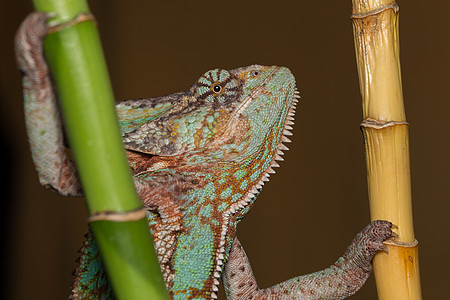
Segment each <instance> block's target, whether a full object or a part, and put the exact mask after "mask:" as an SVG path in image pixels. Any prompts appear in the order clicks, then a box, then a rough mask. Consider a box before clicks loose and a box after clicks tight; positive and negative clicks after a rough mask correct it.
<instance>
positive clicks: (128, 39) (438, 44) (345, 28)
mask: <svg viewBox="0 0 450 300" xmlns="http://www.w3.org/2000/svg"><path fill="white" fill-rule="evenodd" d="M125 2H126V4H125ZM155 2H156V1H148V0H146V1H143V0H140V1H137V0H136V1H112V0H108V1H91V3H90V5H91V9H92V11H93V12H94V14H95V15H96V16H97V19H98V22H99V29H100V32H101V36H102V39H103V43H104V49H105V54H106V58H107V61H108V64H109V69H110V74H111V78H112V82H113V86H114V90H115V93H116V97H117V99H129V98H137V97H145V96H159V95H163V94H167V93H172V92H178V91H182V90H186V89H188V88H189V87H190V85H191V84H192V83H194V81H195V80H196V79H197V77H198V76H199V75H201V74H202V73H203V72H205V71H206V70H209V69H212V68H215V67H223V68H235V67H239V66H246V65H250V64H253V63H259V64H266V65H284V66H288V67H289V68H290V69H291V70H292V72H293V73H294V75H295V76H296V78H297V81H298V88H299V90H300V91H301V95H302V100H301V103H300V105H299V109H298V112H297V118H296V119H297V121H296V125H295V130H294V133H295V135H294V139H293V140H294V142H293V143H292V144H291V145H290V148H291V150H290V151H288V152H287V154H286V156H285V159H286V161H285V162H283V163H282V168H280V169H278V171H277V174H276V175H275V176H273V177H271V178H272V179H271V182H270V183H269V184H267V185H266V187H265V188H264V190H263V192H262V194H261V195H260V197H259V199H258V201H257V202H258V203H257V204H256V206H255V208H254V209H253V211H252V212H251V213H250V214H249V215H248V216H247V217H246V219H245V220H244V221H243V222H242V223H241V224H240V227H239V237H240V239H241V241H242V243H243V245H244V247H245V249H246V251H247V254H248V255H249V257H250V260H251V262H252V265H253V269H254V272H255V274H256V277H257V278H258V281H259V284H260V286H262V287H267V286H270V285H272V284H275V283H277V282H280V281H283V280H286V279H288V278H290V277H293V276H296V275H298V274H305V273H309V272H312V271H316V270H319V269H322V268H324V267H327V266H328V265H330V264H331V263H333V262H334V260H335V259H336V258H337V257H338V256H340V255H341V254H342V253H343V251H344V249H345V248H346V246H347V244H348V243H349V242H350V241H351V239H352V237H353V236H354V234H356V232H358V231H359V230H360V229H361V228H362V227H363V226H364V225H365V224H366V223H368V222H369V210H368V200H367V188H366V176H365V161H364V152H363V140H362V135H361V133H360V130H359V123H360V121H361V104H360V102H361V101H360V95H359V87H358V79H357V72H356V66H355V58H354V49H353V40H352V29H351V22H350V19H349V15H350V10H351V1H350V0H347V1H301V2H300V1H278V2H276V3H275V1H242V0H241V1H222V2H220V3H215V2H213V1H210V2H208V1H159V2H158V3H155ZM398 3H399V5H400V7H401V10H400V11H401V22H400V33H401V50H402V51H401V62H402V73H403V84H404V86H403V87H404V96H405V101H406V110H407V116H408V121H409V122H410V124H411V169H412V184H413V197H414V221H415V229H416V236H417V238H418V239H419V241H420V264H421V279H422V288H423V295H424V297H425V299H450V289H449V287H448V285H449V282H450V275H449V270H450V262H449V258H448V257H449V256H448V246H449V245H450V243H449V240H448V236H449V234H448V229H449V228H450V226H449V225H450V221H449V219H450V217H449V212H450V202H449V195H450V193H449V179H450V176H449V169H450V163H449V155H448V154H449V153H450V146H449V145H450V144H449V139H448V132H449V130H450V126H449V125H448V122H447V118H448V112H449V111H450V105H449V102H450V97H449V92H448V86H449V83H448V82H449V71H448V70H449V67H450V61H449V53H450V28H449V25H448V21H447V19H448V11H449V9H450V2H448V1H443V0H438V1H433V2H432V5H429V4H427V3H425V2H423V1H413V0H410V1H398ZM5 5H6V6H5ZM30 11H31V5H30V3H29V1H25V0H22V1H7V3H3V7H2V8H1V18H0V22H1V26H0V33H1V37H0V43H1V47H0V51H1V52H0V59H1V60H0V65H1V68H0V76H1V77H0V98H1V100H0V105H1V119H0V124H1V131H0V134H1V136H0V140H1V143H2V144H1V145H2V146H1V151H2V153H1V155H0V161H1V181H0V184H1V188H2V190H1V197H2V203H1V205H2V210H1V221H2V226H1V230H2V231H3V233H2V235H1V238H2V241H1V245H2V247H1V249H2V251H3V253H2V256H1V257H2V259H3V268H2V271H3V274H2V275H3V276H4V280H3V281H2V284H3V287H0V288H1V291H2V292H3V293H6V295H7V298H8V299H30V298H33V299H62V298H65V297H66V296H67V294H68V292H69V285H70V283H71V280H72V277H71V275H70V274H71V271H72V270H73V268H74V259H75V257H76V250H77V249H78V248H79V246H80V244H81V241H82V236H83V233H84V232H85V231H86V209H85V205H84V203H83V200H81V199H76V198H64V197H60V196H58V195H56V194H54V193H52V192H49V191H46V190H44V189H43V188H41V187H40V186H39V184H38V181H37V177H36V173H35V171H34V170H33V167H32V164H31V160H30V154H29V150H28V145H27V142H26V137H25V129H24V120H23V114H22V100H21V88H20V75H19V73H18V72H17V71H16V70H15V66H14V58H13V53H12V43H13V33H14V31H15V30H16V28H17V27H18V25H19V22H20V21H21V20H22V19H23V18H24V17H25V15H26V14H27V13H28V12H30ZM330 121H331V122H330ZM353 299H376V291H375V287H374V280H373V276H372V277H371V278H370V280H369V283H368V284H367V285H366V286H364V287H363V289H362V290H361V291H360V292H359V293H358V294H357V295H356V296H355V297H354V298H353Z"/></svg>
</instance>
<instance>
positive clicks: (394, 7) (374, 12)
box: [350, 2, 400, 19]
mask: <svg viewBox="0 0 450 300" xmlns="http://www.w3.org/2000/svg"><path fill="white" fill-rule="evenodd" d="M388 9H392V10H394V13H396V14H397V13H398V11H399V9H400V7H399V6H398V5H397V3H395V2H394V3H392V4H389V5H383V6H381V7H380V8H377V9H374V10H371V11H368V12H365V13H360V14H352V15H351V16H350V18H351V19H363V18H366V17H369V16H373V15H378V14H381V13H382V12H383V11H385V10H388Z"/></svg>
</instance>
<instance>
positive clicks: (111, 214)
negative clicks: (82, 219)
mask: <svg viewBox="0 0 450 300" xmlns="http://www.w3.org/2000/svg"><path fill="white" fill-rule="evenodd" d="M146 214H147V209H146V208H145V207H139V208H137V209H133V210H129V211H121V212H117V211H102V212H97V213H94V214H92V215H90V216H89V218H88V223H92V222H96V221H111V222H129V221H139V220H141V219H143V218H145V216H146Z"/></svg>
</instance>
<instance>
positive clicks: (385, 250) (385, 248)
mask: <svg viewBox="0 0 450 300" xmlns="http://www.w3.org/2000/svg"><path fill="white" fill-rule="evenodd" d="M381 251H383V252H385V253H386V254H389V249H388V247H386V245H385V244H383V249H381Z"/></svg>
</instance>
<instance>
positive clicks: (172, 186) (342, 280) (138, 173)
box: [15, 12, 396, 299]
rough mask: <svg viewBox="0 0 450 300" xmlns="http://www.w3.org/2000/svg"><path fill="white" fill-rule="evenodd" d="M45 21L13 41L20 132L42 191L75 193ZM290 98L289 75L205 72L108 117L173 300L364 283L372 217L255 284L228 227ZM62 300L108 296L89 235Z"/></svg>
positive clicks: (273, 157) (278, 143) (268, 158)
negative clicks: (337, 253) (327, 251)
mask: <svg viewBox="0 0 450 300" xmlns="http://www.w3.org/2000/svg"><path fill="white" fill-rule="evenodd" d="M48 17H49V14H47V13H39V12H34V13H31V14H30V15H29V16H28V17H27V18H26V19H25V20H24V21H23V23H22V24H21V26H20V28H19V30H18V32H17V34H16V40H15V47H16V57H17V63H18V65H19V69H20V70H21V71H22V73H23V89H24V106H25V118H26V125H27V134H28V137H29V142H30V146H31V153H32V158H33V161H34V164H35V167H36V169H37V172H38V174H39V179H40V183H41V184H42V185H43V186H45V187H48V188H50V189H52V190H54V191H57V192H59V193H61V194H63V195H72V196H82V195H83V192H82V187H81V184H80V182H79V180H78V177H77V174H76V166H75V164H74V162H73V161H72V160H71V159H70V158H69V157H68V156H67V155H66V152H65V143H64V134H63V129H62V128H63V127H62V121H61V117H60V113H59V111H58V109H57V105H56V96H55V93H54V91H53V85H52V82H51V79H50V75H49V70H48V67H47V64H46V61H45V58H44V55H43V50H42V41H43V39H44V37H45V36H46V35H47V34H49V30H50V29H51V25H48V24H47V22H46V21H47V19H48ZM298 99H299V92H298V91H297V88H296V82H295V78H294V76H293V74H292V73H291V71H290V70H289V69H288V68H286V67H278V66H261V65H252V66H248V67H242V68H237V69H233V70H225V69H222V68H217V69H213V70H210V71H207V72H205V73H204V74H203V75H201V76H200V78H199V79H198V80H197V82H195V83H194V84H193V85H192V87H191V88H190V89H189V90H187V91H186V92H180V93H174V94H170V95H166V96H162V97H157V98H142V99H134V100H125V101H121V102H118V103H117V104H116V111H117V116H118V120H119V125H120V129H121V134H122V137H123V144H124V147H125V148H126V150H127V156H128V160H129V164H130V168H131V171H132V174H133V176H134V182H135V187H136V191H137V193H138V195H139V197H140V198H141V200H142V203H143V205H144V207H145V208H146V209H147V215H146V218H147V221H148V227H149V230H150V232H151V234H152V236H153V240H154V246H155V249H156V253H157V256H158V260H159V263H160V267H161V271H162V274H163V277H164V280H165V284H166V287H167V290H168V293H169V296H170V297H171V299H216V298H217V297H218V296H217V295H218V287H219V284H220V280H222V282H223V284H224V289H225V293H226V295H227V298H228V299H344V298H346V297H349V296H351V295H353V294H354V293H355V292H356V291H357V290H358V289H360V287H361V286H362V285H363V284H364V282H365V281H366V280H367V278H368V277H369V275H370V272H371V270H372V265H371V261H372V258H373V257H374V255H375V254H376V253H377V252H379V251H383V250H385V251H386V248H385V246H384V244H383V241H384V240H386V239H388V238H395V236H396V234H395V233H394V232H393V231H392V230H393V228H395V225H393V224H392V223H391V222H389V221H386V220H375V221H372V222H371V223H370V224H369V225H367V226H366V227H365V228H364V229H362V231H360V232H359V233H358V234H357V235H356V237H355V238H354V240H353V241H352V242H351V244H350V246H349V247H348V248H347V250H346V251H345V253H344V255H343V256H341V257H340V258H338V259H337V261H336V262H335V263H334V264H333V265H331V266H330V267H329V268H326V269H324V270H322V271H318V272H316V273H312V274H309V275H303V276H299V277H295V278H292V279H290V280H287V281H285V282H282V283H279V284H277V285H275V286H272V287H269V288H265V289H264V288H260V287H259V286H258V285H257V283H256V279H255V278H254V276H253V273H252V269H251V265H250V263H249V260H248V258H247V255H246V254H245V251H244V249H243V247H242V245H241V244H240V242H239V240H238V238H237V236H236V229H237V224H238V223H239V221H240V220H242V218H243V217H244V216H245V215H246V214H247V213H248V212H249V211H250V209H251V207H252V206H253V205H254V203H255V200H256V197H257V195H258V194H259V193H260V192H261V189H262V187H263V185H264V184H265V183H266V182H267V181H268V180H269V177H270V175H271V174H273V173H275V171H274V168H275V167H279V164H278V162H277V161H281V160H283V158H282V155H283V151H286V150H288V148H287V147H286V146H285V144H286V143H289V142H290V139H289V138H288V136H290V135H292V134H291V130H292V129H293V128H292V125H293V124H294V116H295V109H296V105H297V103H298ZM74 274H75V280H74V283H73V286H72V289H71V295H70V296H69V299H113V298H114V291H113V289H112V288H111V286H110V285H109V283H108V279H107V274H106V273H105V271H104V269H103V266H102V261H101V257H100V254H99V250H98V248H97V244H96V242H95V240H94V238H93V236H92V234H91V233H88V234H87V235H86V240H85V242H84V244H83V246H82V248H81V249H80V257H79V259H78V266H77V269H76V270H75V272H74Z"/></svg>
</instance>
